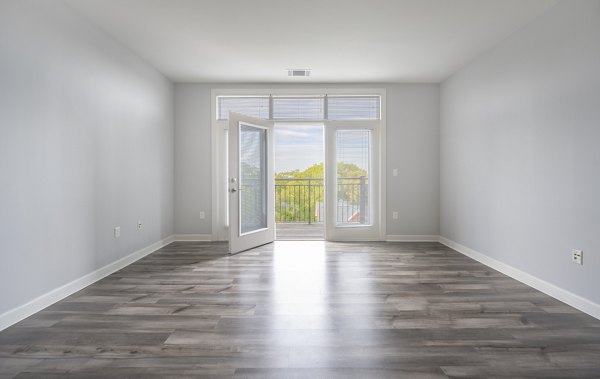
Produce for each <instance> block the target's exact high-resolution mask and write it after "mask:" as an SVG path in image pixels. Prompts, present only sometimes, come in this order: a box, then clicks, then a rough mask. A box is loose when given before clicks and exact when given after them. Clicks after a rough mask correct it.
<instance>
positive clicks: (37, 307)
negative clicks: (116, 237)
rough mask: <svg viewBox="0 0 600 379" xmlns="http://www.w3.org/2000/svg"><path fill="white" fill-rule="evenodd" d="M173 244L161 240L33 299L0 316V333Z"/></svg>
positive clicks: (169, 238) (168, 238) (171, 239)
mask: <svg viewBox="0 0 600 379" xmlns="http://www.w3.org/2000/svg"><path fill="white" fill-rule="evenodd" d="M171 242H173V236H170V237H167V238H165V239H162V240H160V241H158V242H155V243H153V244H152V245H149V246H146V247H144V248H142V249H140V250H138V251H136V252H134V253H131V254H129V255H128V256H126V257H123V258H121V259H119V260H117V261H114V262H112V263H109V264H107V265H106V266H104V267H102V268H99V269H98V270H96V271H92V272H90V273H89V274H86V275H84V276H82V277H81V278H79V279H75V280H73V281H72V282H69V283H67V284H64V285H62V286H60V287H58V288H55V289H53V290H52V291H50V292H47V293H45V294H43V295H41V296H39V297H36V298H35V299H33V300H31V301H29V302H27V303H25V304H23V305H20V306H18V307H16V308H13V309H11V310H9V311H7V312H5V313H3V314H1V315H0V331H2V330H4V329H6V328H8V327H9V326H11V325H14V324H16V323H17V322H19V321H21V320H23V319H25V318H27V317H29V316H31V315H33V314H34V313H37V312H39V311H41V310H42V309H44V308H46V307H48V306H50V305H52V304H54V303H56V302H57V301H60V300H62V299H64V298H65V297H67V296H70V295H72V294H74V293H75V292H77V291H80V290H82V289H84V288H85V287H87V286H89V285H90V284H93V283H95V282H97V281H98V280H100V279H102V278H104V277H106V276H108V275H110V274H112V273H114V272H116V271H119V270H120V269H122V268H124V267H127V266H129V265H130V264H132V263H133V262H135V261H137V260H139V259H141V258H143V257H145V256H147V255H149V254H151V253H153V252H155V251H156V250H158V249H160V248H162V247H164V246H167V245H168V244H170V243H171Z"/></svg>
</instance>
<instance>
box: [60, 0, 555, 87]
mask: <svg viewBox="0 0 600 379" xmlns="http://www.w3.org/2000/svg"><path fill="white" fill-rule="evenodd" d="M65 1H66V2H67V3H68V4H70V5H71V6H72V7H73V8H75V9H76V10H77V11H78V12H80V13H82V14H83V15H84V16H86V17H87V18H89V19H90V20H92V21H93V22H94V23H96V24H97V25H99V26H100V27H101V28H102V29H104V30H105V31H106V32H108V33H109V34H111V35H112V36H114V37H115V38H116V39H117V40H119V41H120V42H122V43H123V44H124V45H126V46H127V47H129V48H130V49H131V50H133V51H134V52H135V53H137V54H138V55H139V56H141V57H142V58H143V59H145V60H146V61H148V62H149V63H150V64H152V65H153V66H154V67H156V68H157V69H158V70H159V71H161V72H162V73H164V74H165V75H166V76H167V77H169V78H170V79H172V80H174V81H177V82H268V83H277V82H284V83H288V82H319V83H327V82H329V83H336V82H354V83H356V82H440V81H442V80H444V79H445V78H447V77H448V76H449V75H451V74H452V73H453V72H455V71H456V70H457V69H459V68H460V67H462V66H464V65H465V64H467V63H468V62H469V61H471V60H472V59H474V58H475V57H476V56H478V55H479V54H481V53H483V52H484V51H485V50H487V49H489V48H491V47H493V46H494V45H496V44H498V43H499V42H500V41H502V40H503V39H504V38H506V37H507V36H509V35H510V34H512V33H514V32H515V31H516V30H518V29H519V28H521V27H523V26H524V25H526V24H527V23H528V22H530V21H531V20H532V19H534V18H535V17H536V16H538V15H539V14H541V13H542V12H544V11H545V10H547V9H548V8H550V7H551V6H553V5H554V4H556V3H557V2H558V0H361V1H359V0H303V1H290V0H65ZM289 68H310V69H312V70H313V71H312V76H311V77H310V78H288V76H287V71H286V69H289Z"/></svg>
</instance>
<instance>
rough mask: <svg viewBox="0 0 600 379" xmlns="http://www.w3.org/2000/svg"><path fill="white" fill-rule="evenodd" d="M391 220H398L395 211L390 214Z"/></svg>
mask: <svg viewBox="0 0 600 379" xmlns="http://www.w3.org/2000/svg"><path fill="white" fill-rule="evenodd" d="M392 218H393V219H394V220H397V219H398V212H396V211H393V212H392Z"/></svg>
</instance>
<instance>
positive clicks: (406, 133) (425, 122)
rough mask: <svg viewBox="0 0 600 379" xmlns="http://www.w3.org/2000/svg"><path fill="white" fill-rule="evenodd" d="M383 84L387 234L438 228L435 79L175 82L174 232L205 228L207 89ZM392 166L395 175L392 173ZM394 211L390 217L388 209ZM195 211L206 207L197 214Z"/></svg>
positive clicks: (208, 169)
mask: <svg viewBox="0 0 600 379" xmlns="http://www.w3.org/2000/svg"><path fill="white" fill-rule="evenodd" d="M311 87H312V88H324V87H327V88H332V87H338V88H339V87H345V88H361V87H366V88H382V87H383V88H386V90H387V171H388V177H387V208H388V210H387V234H388V235H438V234H439V86H438V85H436V84H383V85H382V84H370V85H345V86H340V85H328V84H315V85H312V86H309V85H300V86H289V85H268V84H262V85H242V84H239V85H236V84H218V83H216V84H176V86H175V99H176V101H175V103H176V106H175V120H176V126H175V199H176V200H175V233H176V234H211V207H212V206H211V181H210V177H211V148H210V146H211V145H210V143H211V140H210V132H211V112H210V111H211V108H210V107H211V98H210V96H211V89H212V88H217V89H226V88H275V89H279V88H311ZM393 168H398V170H399V176H398V177H392V176H391V172H392V169H393ZM394 210H397V211H398V212H399V213H400V219H399V220H392V211H394ZM200 211H205V212H206V219H205V220H201V219H200V217H199V214H200Z"/></svg>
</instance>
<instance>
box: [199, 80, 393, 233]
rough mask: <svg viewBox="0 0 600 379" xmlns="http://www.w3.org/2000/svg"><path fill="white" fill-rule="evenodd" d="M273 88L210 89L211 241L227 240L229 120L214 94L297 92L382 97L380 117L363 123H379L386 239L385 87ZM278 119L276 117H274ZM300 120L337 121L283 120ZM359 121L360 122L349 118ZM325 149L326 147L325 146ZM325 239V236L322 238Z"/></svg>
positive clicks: (382, 229) (382, 217) (382, 228)
mask: <svg viewBox="0 0 600 379" xmlns="http://www.w3.org/2000/svg"><path fill="white" fill-rule="evenodd" d="M275 87H277V88H272V87H268V86H262V88H250V87H248V88H212V89H211V114H210V117H211V121H210V123H211V158H212V163H211V187H212V188H211V189H212V194H211V199H212V209H211V221H212V222H211V224H212V229H211V230H212V232H211V234H212V240H213V241H227V240H228V235H229V226H228V224H229V223H228V207H227V203H228V192H227V189H228V182H227V175H226V173H227V170H226V169H225V167H226V165H227V147H226V146H225V144H224V141H226V138H227V134H228V129H229V126H228V121H227V120H218V119H217V106H218V104H217V96H265V95H267V96H268V95H273V96H285V95H290V96H298V95H305V96H308V95H316V94H327V95H331V96H335V95H379V96H380V98H381V105H380V106H381V119H380V120H369V121H366V122H369V123H371V122H378V124H379V126H378V128H379V142H380V143H379V163H380V164H379V172H380V175H379V199H380V201H379V204H380V223H379V239H378V240H380V241H384V240H385V235H386V176H387V175H385V173H386V142H385V141H386V138H385V135H386V89H385V88H367V87H365V88H357V87H353V86H347V85H340V86H336V87H325V88H323V87H318V86H314V87H313V86H311V87H306V86H296V87H294V86H290V87H279V86H275ZM273 121H274V122H278V121H279V120H273ZM295 121H300V122H312V121H316V122H323V123H324V124H327V123H328V122H329V123H333V122H337V121H327V120H285V122H286V123H293V122H295ZM350 122H361V121H350ZM325 148H326V149H327V147H325ZM325 238H326V239H327V236H326V237H325Z"/></svg>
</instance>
